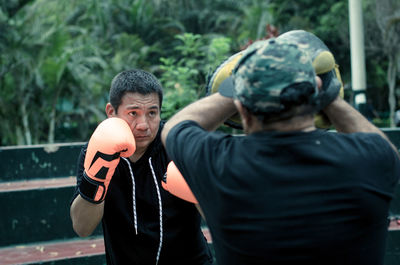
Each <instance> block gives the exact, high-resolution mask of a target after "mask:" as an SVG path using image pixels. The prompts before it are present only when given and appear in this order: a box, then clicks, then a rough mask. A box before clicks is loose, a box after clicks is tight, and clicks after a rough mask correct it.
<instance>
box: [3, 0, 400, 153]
mask: <svg viewBox="0 0 400 265" xmlns="http://www.w3.org/2000/svg"><path fill="white" fill-rule="evenodd" d="M347 5H348V1H347V0H327V1H319V2H316V1H315V0H299V1H290V0H268V1H265V0H242V1H235V0H190V1H188V0H174V1H164V0H134V1H132V0H102V1H96V0H86V1H78V0H70V1H47V0H13V1H6V0H0V104H1V106H2V108H1V109H0V119H1V120H2V122H1V123H0V145H16V144H38V143H46V142H51V141H56V142H57V141H85V140H87V139H88V138H89V136H90V134H91V133H92V130H93V128H94V127H95V126H96V125H97V123H98V122H99V121H101V120H102V119H104V118H105V113H104V107H105V104H106V102H107V100H108V89H109V86H110V82H111V80H112V78H113V77H114V76H115V75H116V74H117V73H118V72H121V71H123V70H126V69H130V68H142V69H144V70H148V71H150V72H152V73H154V74H155V75H156V76H157V77H159V78H160V81H161V83H162V85H163V87H164V90H165V100H164V103H163V110H162V117H163V118H164V119H168V118H169V117H170V116H171V115H173V114H174V113H175V112H176V111H177V110H179V109H181V108H182V107H184V106H186V105H187V104H189V103H191V102H193V101H194V100H196V99H198V98H200V97H202V96H204V94H205V93H206V91H205V87H206V84H207V81H208V78H209V76H210V75H211V74H212V72H213V71H214V69H216V67H217V66H218V65H219V64H221V63H222V62H223V61H224V60H225V59H227V58H228V57H229V56H230V55H232V54H233V53H235V52H237V51H238V50H240V49H241V48H240V47H242V46H243V45H245V44H247V43H248V42H249V41H250V40H256V39H259V38H263V37H264V36H265V35H266V33H267V32H266V25H267V24H273V25H275V26H277V27H278V30H279V32H280V33H283V32H286V31H288V30H293V29H299V28H302V29H305V30H309V31H311V32H313V33H315V34H317V35H318V36H319V37H320V38H321V39H322V40H324V41H325V42H326V44H327V45H328V47H330V49H331V50H332V51H333V53H334V55H335V58H336V60H337V62H338V64H339V65H340V70H341V73H342V78H343V80H344V82H345V83H350V80H351V79H350V56H349V54H350V51H349V40H348V39H349V36H348V34H349V30H348V28H349V26H348V6H347ZM363 7H364V11H365V15H364V22H365V31H366V38H367V40H368V43H372V44H376V45H375V46H374V45H368V46H366V56H367V58H366V61H367V71H368V74H367V76H368V83H369V87H368V97H369V98H373V99H374V103H375V106H377V109H378V110H379V111H385V110H386V109H387V103H386V102H387V99H386V96H387V78H386V77H387V74H386V71H387V66H388V62H387V58H386V57H385V56H384V55H383V53H382V50H381V47H382V42H381V36H380V35H379V34H376V32H377V31H378V30H379V29H378V27H377V25H376V24H377V23H376V14H375V10H376V0H365V1H363ZM396 21H398V20H396V18H394V19H393V23H397V22H396ZM10 117H12V118H10Z"/></svg>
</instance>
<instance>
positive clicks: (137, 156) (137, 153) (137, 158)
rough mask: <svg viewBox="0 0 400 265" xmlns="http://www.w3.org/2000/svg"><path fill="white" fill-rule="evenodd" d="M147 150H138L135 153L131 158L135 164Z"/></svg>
mask: <svg viewBox="0 0 400 265" xmlns="http://www.w3.org/2000/svg"><path fill="white" fill-rule="evenodd" d="M146 150H147V148H144V149H136V151H135V153H133V155H131V156H130V157H129V160H131V161H132V162H133V163H135V162H137V161H138V160H139V159H140V158H141V157H142V156H143V155H144V153H145V152H146Z"/></svg>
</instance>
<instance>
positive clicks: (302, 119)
mask: <svg viewBox="0 0 400 265" xmlns="http://www.w3.org/2000/svg"><path fill="white" fill-rule="evenodd" d="M315 129H316V128H315V125H314V116H313V115H306V116H294V117H292V118H290V119H288V120H282V121H275V122H271V123H268V124H262V123H261V122H256V123H254V125H253V126H252V127H251V128H248V130H247V131H248V133H249V134H250V133H254V132H261V131H277V132H292V131H301V132H310V131H314V130H315Z"/></svg>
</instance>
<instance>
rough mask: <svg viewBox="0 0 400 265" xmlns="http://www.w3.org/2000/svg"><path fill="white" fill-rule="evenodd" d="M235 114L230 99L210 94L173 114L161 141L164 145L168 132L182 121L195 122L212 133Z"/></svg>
mask: <svg viewBox="0 0 400 265" xmlns="http://www.w3.org/2000/svg"><path fill="white" fill-rule="evenodd" d="M235 113H236V108H235V105H234V103H233V100H232V98H228V97H224V96H221V95H220V94H219V93H215V94H212V95H211V96H208V97H205V98H202V99H200V100H198V101H196V102H194V103H192V104H190V105H188V106H187V107H185V108H184V109H182V110H181V111H179V112H178V113H177V114H175V115H174V116H173V117H172V118H171V119H170V120H169V121H168V122H167V123H166V124H165V126H164V129H163V130H162V133H161V140H162V142H163V144H164V145H165V141H166V139H167V135H168V133H169V131H170V130H171V129H172V128H173V127H174V126H175V125H177V124H178V123H180V122H182V121H185V120H191V121H195V122H197V123H198V124H199V125H200V126H201V127H202V128H204V129H205V130H207V131H212V130H215V129H216V128H218V126H219V125H221V124H222V123H223V122H224V121H225V120H226V119H228V118H229V117H231V116H232V115H233V114H235Z"/></svg>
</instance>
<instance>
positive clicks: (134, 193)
mask: <svg viewBox="0 0 400 265" xmlns="http://www.w3.org/2000/svg"><path fill="white" fill-rule="evenodd" d="M123 159H124V160H125V161H126V163H128V167H129V172H130V173H131V178H132V204H133V225H134V226H135V233H136V235H137V215H136V187H135V178H134V177H133V171H132V168H131V163H130V162H129V160H128V159H127V158H125V157H123Z"/></svg>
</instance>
